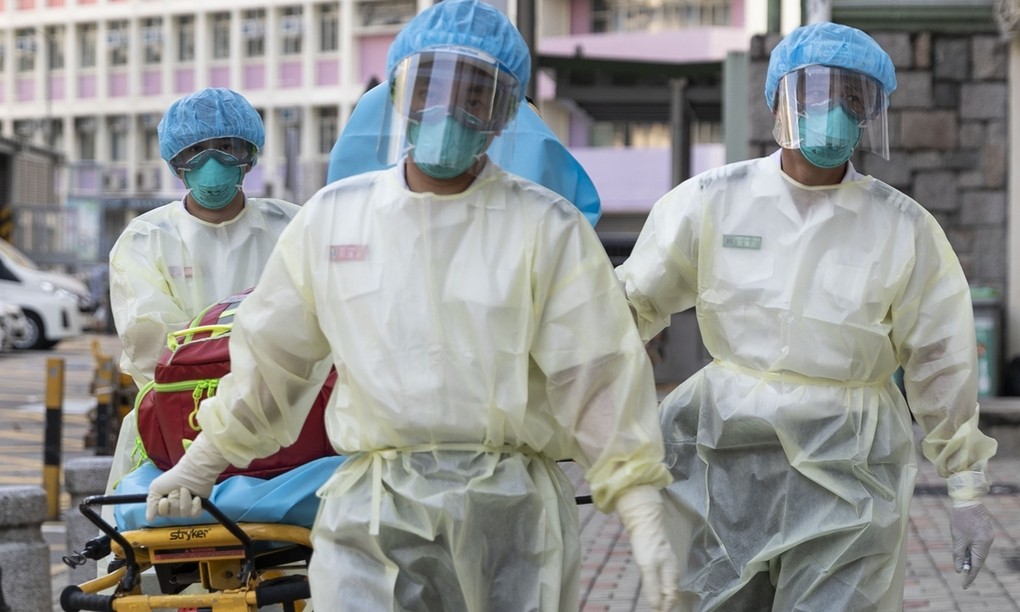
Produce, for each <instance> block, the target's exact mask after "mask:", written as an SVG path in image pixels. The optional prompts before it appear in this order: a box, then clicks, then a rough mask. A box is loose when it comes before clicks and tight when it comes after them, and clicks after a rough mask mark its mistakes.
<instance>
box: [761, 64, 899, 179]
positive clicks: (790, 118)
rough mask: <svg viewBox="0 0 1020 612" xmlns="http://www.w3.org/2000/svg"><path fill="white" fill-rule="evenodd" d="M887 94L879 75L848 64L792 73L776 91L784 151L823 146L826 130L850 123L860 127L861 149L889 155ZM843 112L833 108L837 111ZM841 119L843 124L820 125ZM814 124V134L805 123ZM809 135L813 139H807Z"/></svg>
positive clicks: (777, 134)
mask: <svg viewBox="0 0 1020 612" xmlns="http://www.w3.org/2000/svg"><path fill="white" fill-rule="evenodd" d="M888 106H889V101H888V97H887V96H886V93H885V90H884V89H883V88H882V85H881V84H880V83H879V82H878V81H877V80H875V79H874V78H872V77H870V76H868V75H866V74H864V73H861V72H856V71H853V70H847V69H845V68H833V67H829V66H806V67H804V68H799V69H797V70H794V71H792V72H789V73H787V74H786V75H784V76H783V78H782V79H780V81H779V88H778V90H777V92H776V101H775V115H776V123H775V127H774V129H773V134H774V135H775V138H776V142H777V143H779V146H781V147H783V148H785V149H800V148H803V147H805V146H818V145H820V144H823V143H820V142H817V139H818V138H822V137H823V136H821V135H820V134H822V133H835V132H845V124H848V123H849V124H853V125H856V126H857V127H858V128H859V129H860V142H859V144H858V145H857V146H858V148H860V149H863V150H865V151H869V152H871V153H874V154H876V155H878V156H880V157H882V158H884V159H889V126H888V116H887V112H886V111H887V109H888ZM837 109H838V111H839V112H833V111H837ZM834 117H838V121H839V122H840V123H842V124H844V125H842V126H839V127H837V126H836V125H832V127H831V129H818V127H819V126H824V125H826V124H827V123H831V122H834V121H836V120H837V119H834ZM805 124H807V125H810V126H812V128H813V129H811V130H810V134H805V132H806V131H807V130H804V129H803V126H804V125H805ZM805 139H810V140H812V142H807V141H806V140H805Z"/></svg>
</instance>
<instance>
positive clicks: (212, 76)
mask: <svg viewBox="0 0 1020 612" xmlns="http://www.w3.org/2000/svg"><path fill="white" fill-rule="evenodd" d="M209 87H230V66H213V67H212V68H210V69H209Z"/></svg>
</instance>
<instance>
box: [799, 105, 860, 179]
mask: <svg viewBox="0 0 1020 612" xmlns="http://www.w3.org/2000/svg"><path fill="white" fill-rule="evenodd" d="M798 127H799V129H800V152H801V153H803V154H804V158H805V159H807V160H808V161H809V162H811V163H812V164H813V165H815V166H818V167H819V168H836V167H838V166H840V165H842V164H843V163H844V162H846V161H847V160H848V159H850V156H851V155H853V152H854V148H855V147H856V146H857V143H858V142H860V141H861V127H860V125H858V122H857V121H856V120H855V119H854V118H853V117H851V116H850V115H849V114H847V112H846V111H844V110H843V107H842V106H836V107H834V108H831V109H829V111H828V112H826V113H808V114H807V115H806V116H801V117H800V119H799V121H798Z"/></svg>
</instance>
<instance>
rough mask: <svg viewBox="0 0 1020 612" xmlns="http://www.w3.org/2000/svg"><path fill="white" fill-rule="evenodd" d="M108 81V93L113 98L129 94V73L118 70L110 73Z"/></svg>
mask: <svg viewBox="0 0 1020 612" xmlns="http://www.w3.org/2000/svg"><path fill="white" fill-rule="evenodd" d="M107 78H108V80H107V81H106V92H107V93H106V95H108V96H110V97H111V98H123V97H124V96H126V95H128V75H127V73H126V72H117V73H114V74H111V75H109V76H108V77H107Z"/></svg>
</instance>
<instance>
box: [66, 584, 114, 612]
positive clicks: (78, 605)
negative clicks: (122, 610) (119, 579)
mask: <svg viewBox="0 0 1020 612" xmlns="http://www.w3.org/2000/svg"><path fill="white" fill-rule="evenodd" d="M60 607H61V608H63V609H64V612H81V610H93V611H95V612H113V595H97V594H95V593H86V592H85V591H82V590H81V587H79V586H78V585H76V584H72V585H71V586H69V587H66V588H65V589H64V590H63V591H61V592H60Z"/></svg>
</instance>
